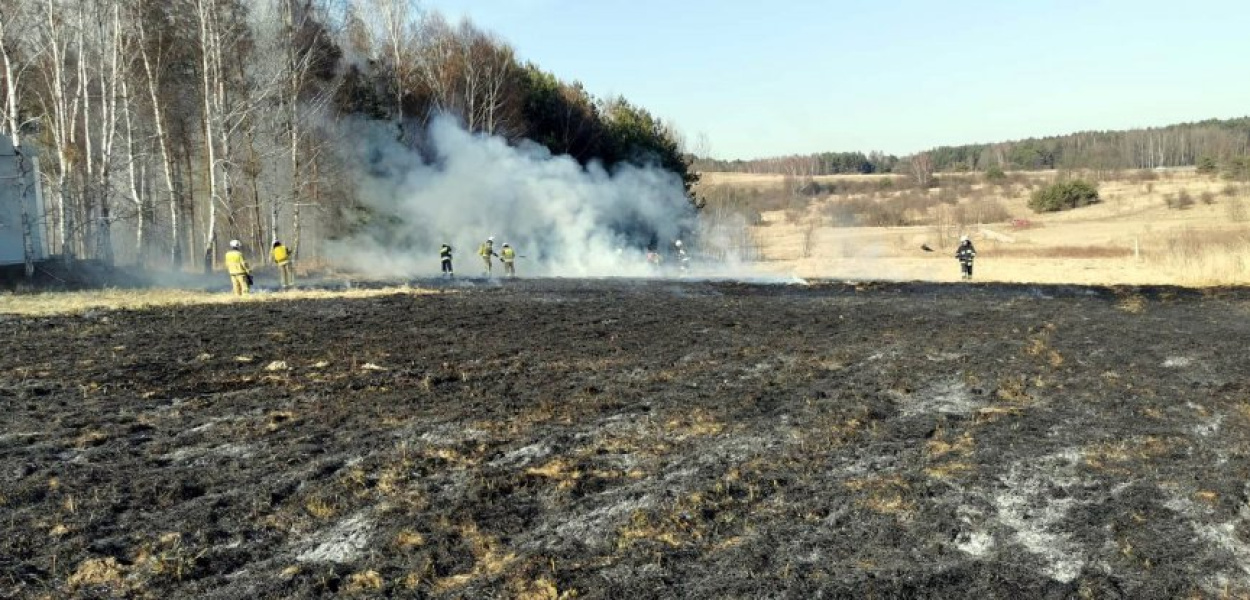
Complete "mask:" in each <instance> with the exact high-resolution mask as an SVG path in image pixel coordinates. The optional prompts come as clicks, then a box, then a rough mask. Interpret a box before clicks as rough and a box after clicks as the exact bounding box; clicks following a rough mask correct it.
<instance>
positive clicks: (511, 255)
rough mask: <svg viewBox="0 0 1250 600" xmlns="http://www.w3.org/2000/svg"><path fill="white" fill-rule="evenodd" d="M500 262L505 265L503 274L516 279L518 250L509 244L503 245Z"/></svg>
mask: <svg viewBox="0 0 1250 600" xmlns="http://www.w3.org/2000/svg"><path fill="white" fill-rule="evenodd" d="M499 261H500V262H502V263H503V272H504V274H505V275H507V276H508V277H516V250H513V249H512V246H510V245H508V244H504V245H503V250H501V251H500V252H499Z"/></svg>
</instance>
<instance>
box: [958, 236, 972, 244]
mask: <svg viewBox="0 0 1250 600" xmlns="http://www.w3.org/2000/svg"><path fill="white" fill-rule="evenodd" d="M971 241H972V240H970V239H968V236H966V235H961V236H959V242H960V243H961V244H962V243H966V242H971Z"/></svg>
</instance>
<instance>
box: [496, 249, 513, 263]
mask: <svg viewBox="0 0 1250 600" xmlns="http://www.w3.org/2000/svg"><path fill="white" fill-rule="evenodd" d="M499 258H501V259H503V261H504V262H512V261H513V260H515V259H516V250H513V249H512V247H511V246H509V247H507V248H504V249H503V250H502V251H501V252H500V253H499Z"/></svg>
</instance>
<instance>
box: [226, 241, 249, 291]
mask: <svg viewBox="0 0 1250 600" xmlns="http://www.w3.org/2000/svg"><path fill="white" fill-rule="evenodd" d="M242 248H243V244H242V243H240V242H239V240H230V251H229V252H226V270H227V271H229V272H230V285H231V286H232V287H233V288H234V295H236V296H242V295H244V294H247V293H249V292H251V289H252V270H251V269H249V268H248V266H247V259H245V258H243V250H242Z"/></svg>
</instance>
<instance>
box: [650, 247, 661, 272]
mask: <svg viewBox="0 0 1250 600" xmlns="http://www.w3.org/2000/svg"><path fill="white" fill-rule="evenodd" d="M647 266H649V267H651V268H652V269H658V268H660V253H659V252H656V251H655V248H647Z"/></svg>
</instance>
